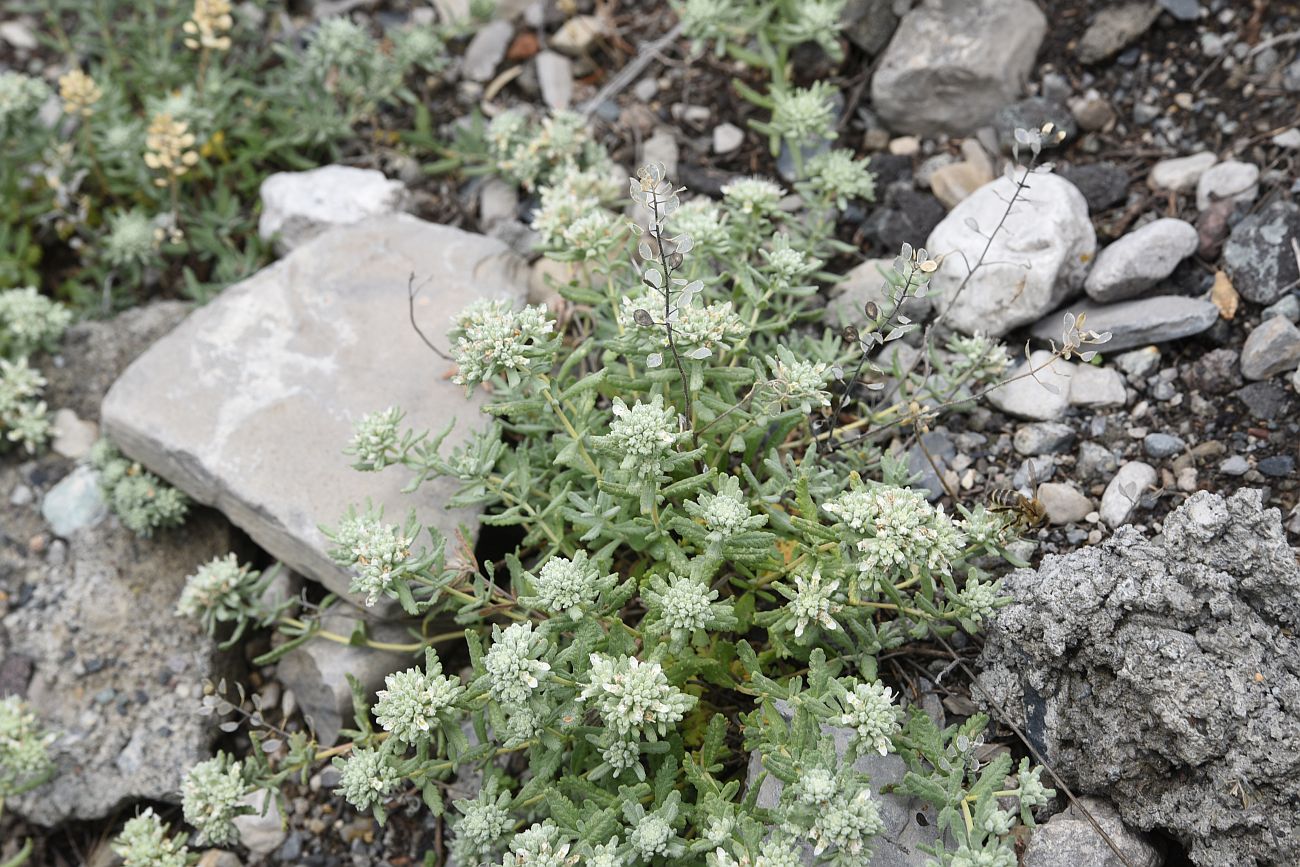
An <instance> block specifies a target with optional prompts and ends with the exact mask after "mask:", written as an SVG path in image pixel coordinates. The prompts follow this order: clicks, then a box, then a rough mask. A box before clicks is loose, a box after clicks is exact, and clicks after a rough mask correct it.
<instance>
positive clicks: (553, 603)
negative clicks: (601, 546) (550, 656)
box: [520, 551, 618, 621]
mask: <svg viewBox="0 0 1300 867" xmlns="http://www.w3.org/2000/svg"><path fill="white" fill-rule="evenodd" d="M600 571H601V570H600V568H599V567H598V566H597V565H596V564H595V563H594V562H592V561H591V560H590V559H589V558H588V557H587V552H586V551H578V552H577V553H575V554H574V555H573V559H571V560H570V559H568V558H566V557H552V558H551V559H550V560H547V561H546V562H545V563H543V564H542V568H541V569H538V570H537V574H535V575H534V574H532V573H529V575H528V581H529V583H530V584H532V586H533V589H534V595H533V596H532V597H523V598H522V599H521V600H520V601H522V602H524V603H525V604H528V605H532V604H539V605H541V607H542V608H544V609H546V610H547V611H550V612H552V613H555V614H567V615H568V616H569V617H570V618H571V619H572V620H575V621H577V620H580V619H581V618H582V613H583V611H584V610H588V609H590V608H591V606H593V605H594V604H595V603H596V601H597V599H598V598H599V595H600V593H601V592H603V591H605V590H608V589H609V588H610V587H613V586H614V584H615V582H616V581H617V580H618V576H617V574H613V573H611V574H608V575H601V574H600Z"/></svg>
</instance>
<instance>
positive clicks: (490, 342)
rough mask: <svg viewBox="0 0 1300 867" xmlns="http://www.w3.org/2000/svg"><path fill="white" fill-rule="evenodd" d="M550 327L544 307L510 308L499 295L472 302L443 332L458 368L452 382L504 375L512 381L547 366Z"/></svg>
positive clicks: (550, 356) (471, 383)
mask: <svg viewBox="0 0 1300 867" xmlns="http://www.w3.org/2000/svg"><path fill="white" fill-rule="evenodd" d="M554 330H555V323H554V322H553V321H552V320H550V319H548V318H547V314H546V308H545V307H541V306H529V307H525V308H524V309H522V310H515V309H513V305H512V304H511V302H509V301H506V300H503V299H496V300H483V301H478V302H476V303H474V304H471V305H470V306H469V307H467V308H466V309H465V310H464V311H463V312H462V313H461V314H460V316H458V317H457V318H456V322H455V325H454V326H453V327H452V329H451V331H449V332H448V337H450V338H451V341H452V349H451V354H452V358H453V359H454V360H455V362H456V366H457V368H458V370H457V372H456V375H455V376H454V377H452V382H454V383H456V384H457V385H463V386H466V387H467V388H473V387H474V386H475V385H478V384H479V383H482V382H487V381H488V380H490V379H491V378H492V377H493V376H497V375H504V376H505V377H506V381H507V382H508V383H510V385H511V386H514V385H517V384H518V383H519V381H520V379H521V376H522V375H524V374H529V373H531V372H532V371H533V370H534V369H539V368H549V367H550V365H551V362H552V360H553V359H554V357H555V346H554V340H553V339H552V337H551V334H552V332H553V331H554Z"/></svg>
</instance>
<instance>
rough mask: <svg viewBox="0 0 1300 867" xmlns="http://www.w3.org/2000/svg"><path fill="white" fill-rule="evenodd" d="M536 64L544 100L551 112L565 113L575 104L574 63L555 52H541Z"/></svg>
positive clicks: (538, 81)
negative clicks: (571, 104)
mask: <svg viewBox="0 0 1300 867" xmlns="http://www.w3.org/2000/svg"><path fill="white" fill-rule="evenodd" d="M536 62H537V83H538V85H539V86H540V87H541V89H542V100H543V101H544V102H545V103H546V105H547V106H548V107H549V108H550V109H551V111H564V110H565V109H567V108H568V107H569V105H570V103H572V102H573V63H572V62H571V61H570V60H569V58H567V57H565V56H564V55H563V54H557V53H556V52H554V51H542V52H539V53H538V55H537V61H536Z"/></svg>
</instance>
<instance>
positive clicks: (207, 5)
mask: <svg viewBox="0 0 1300 867" xmlns="http://www.w3.org/2000/svg"><path fill="white" fill-rule="evenodd" d="M234 26H235V21H234V19H233V18H231V16H230V3H229V2H228V0H194V15H193V17H191V18H190V20H189V21H186V22H185V23H184V24H183V25H181V29H182V30H184V31H185V33H186V37H185V47H186V48H189V49H192V50H194V51H198V50H199V49H203V50H205V51H207V50H214V51H228V50H229V49H230V37H229V36H228V35H227V34H228V33H229V32H230V29H231V28H232V27H234Z"/></svg>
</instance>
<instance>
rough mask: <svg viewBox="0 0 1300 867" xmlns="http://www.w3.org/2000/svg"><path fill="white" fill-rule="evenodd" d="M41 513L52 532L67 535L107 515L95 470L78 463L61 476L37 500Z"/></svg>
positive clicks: (106, 506) (106, 505)
mask: <svg viewBox="0 0 1300 867" xmlns="http://www.w3.org/2000/svg"><path fill="white" fill-rule="evenodd" d="M41 515H42V516H44V518H45V521H46V523H48V524H49V525H50V529H51V530H52V531H53V532H54V535H56V536H60V537H62V538H65V539H66V538H68V537H69V536H71V535H72V534H73V533H76V532H77V531H78V530H83V529H85V528H87V527H93V526H95V525H96V524H98V523H99V522H100V521H102V520H104V519H105V518H107V517H108V504H107V503H105V502H104V497H103V494H102V493H101V492H100V490H99V473H98V472H97V471H95V470H94V469H92V468H90V467H88V466H80V467H77V468H76V469H75V470H73V471H72V472H71V473H68V475H66V476H64V477H63V480H62V481H60V482H59V483H58V484H57V485H55V486H54V487H53V488H50V491H49V493H47V494H46V495H45V499H44V500H42V501H41Z"/></svg>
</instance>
